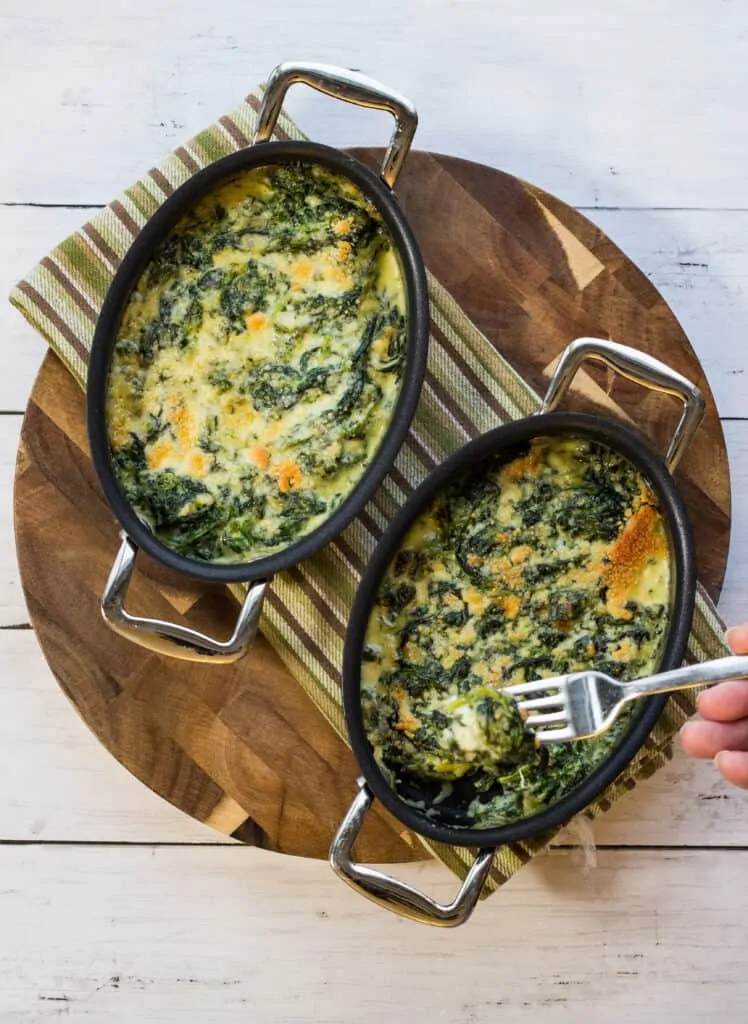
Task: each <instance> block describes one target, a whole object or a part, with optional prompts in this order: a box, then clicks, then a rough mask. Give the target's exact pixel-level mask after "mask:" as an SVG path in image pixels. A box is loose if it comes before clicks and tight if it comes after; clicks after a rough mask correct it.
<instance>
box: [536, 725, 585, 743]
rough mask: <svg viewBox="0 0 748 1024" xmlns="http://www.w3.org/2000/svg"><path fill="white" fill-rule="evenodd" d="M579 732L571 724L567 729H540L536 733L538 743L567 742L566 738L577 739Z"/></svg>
mask: <svg viewBox="0 0 748 1024" xmlns="http://www.w3.org/2000/svg"><path fill="white" fill-rule="evenodd" d="M576 738H577V734H576V732H575V731H574V729H573V728H572V727H571V726H568V727H567V728H566V729H540V730H539V731H538V732H536V733H535V739H536V740H537V741H538V743H565V742H566V740H575V739H576Z"/></svg>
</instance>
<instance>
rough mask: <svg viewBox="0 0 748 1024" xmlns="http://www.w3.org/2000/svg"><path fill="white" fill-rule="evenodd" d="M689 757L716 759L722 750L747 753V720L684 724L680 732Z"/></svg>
mask: <svg viewBox="0 0 748 1024" xmlns="http://www.w3.org/2000/svg"><path fill="white" fill-rule="evenodd" d="M680 738H681V743H682V744H683V749H684V750H685V751H686V753H687V754H690V755H691V757H708V758H712V757H716V756H717V754H719V753H720V751H723V750H745V751H748V719H743V720H742V721H739V722H699V721H696V722H686V724H685V725H684V726H683V728H682V729H681V732H680Z"/></svg>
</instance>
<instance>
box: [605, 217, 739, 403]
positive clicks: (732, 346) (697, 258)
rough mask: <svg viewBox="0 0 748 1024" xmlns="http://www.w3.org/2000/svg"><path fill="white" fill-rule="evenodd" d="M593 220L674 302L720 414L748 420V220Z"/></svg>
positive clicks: (676, 218)
mask: <svg viewBox="0 0 748 1024" xmlns="http://www.w3.org/2000/svg"><path fill="white" fill-rule="evenodd" d="M588 216H590V217H591V218H592V220H594V221H595V223H596V224H598V225H599V226H600V227H601V228H602V230H603V231H605V233H606V234H607V235H609V237H610V238H611V239H612V240H613V241H614V242H615V243H616V244H617V245H618V246H620V248H621V249H623V251H624V252H625V253H626V255H627V256H629V257H630V258H631V259H632V260H633V262H634V263H635V264H636V265H637V266H638V267H639V268H640V270H642V271H643V272H644V273H645V274H646V275H647V276H648V277H649V278H650V280H651V281H652V283H653V284H654V285H655V287H656V288H657V289H658V290H659V291H660V293H661V294H662V296H663V298H664V299H665V300H666V301H667V302H668V304H669V305H670V307H671V308H672V310H673V312H674V313H675V315H676V317H677V318H678V320H679V321H680V323H681V325H682V327H683V329H684V330H685V332H686V335H687V336H688V338H689V340H690V342H691V344H692V346H693V348H694V350H695V351H696V354H697V355H698V357H699V359H700V360H701V363H702V365H703V367H704V370H705V372H706V375H707V378H708V379H709V383H710V385H711V387H712V390H713V391H714V397H715V400H716V402H717V408H718V409H719V411H720V414H721V415H722V416H748V214H747V213H740V214H737V213H730V212H727V213H726V212H714V211H710V210H700V211H692V210H690V211H689V210H686V211H684V210H626V211H601V210H595V211H592V212H590V213H589V214H588ZM621 340H622V341H626V340H627V339H625V338H622V339H621ZM630 340H631V341H632V342H633V343H635V342H636V339H635V338H632V339H630Z"/></svg>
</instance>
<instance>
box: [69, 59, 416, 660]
mask: <svg viewBox="0 0 748 1024" xmlns="http://www.w3.org/2000/svg"><path fill="white" fill-rule="evenodd" d="M296 82H302V83H305V84H307V85H310V86H312V87H313V88H315V89H317V90H319V91H321V92H324V93H326V94H328V95H330V96H333V97H337V98H339V99H343V100H346V101H348V102H351V103H354V104H357V105H360V106H366V107H375V108H377V109H382V110H387V111H389V112H390V113H391V114H392V115H393V117H394V118H395V121H396V127H395V130H394V132H393V135H392V138H391V141H390V145H389V148H388V150H387V152H386V155H385V158H384V161H383V165H382V168H381V173H380V175H377V174H375V173H374V172H372V171H371V170H370V169H369V168H368V167H366V166H365V165H364V164H362V163H361V162H360V161H358V160H356V159H355V158H354V157H352V156H350V155H348V154H347V153H345V152H342V151H340V150H337V149H333V148H331V147H329V146H324V145H321V144H318V143H315V142H294V141H290V142H286V141H283V142H271V141H267V140H268V139H270V137H271V135H272V132H273V129H274V127H275V123H276V120H277V118H278V114H279V112H280V109H281V104H282V102H283V98H284V96H285V93H286V90H287V89H288V88H289V86H290V85H292V84H294V83H296ZM416 125H417V115H416V112H415V110H414V109H413V107H412V105H411V104H410V103H409V101H408V100H406V99H404V98H403V97H401V96H399V95H398V94H396V93H394V92H392V91H391V90H389V89H387V88H386V87H385V86H382V85H380V84H379V83H376V82H374V81H372V80H371V79H368V78H366V77H364V76H363V75H359V74H356V73H353V72H349V71H347V70H343V69H338V68H333V67H328V66H326V65H317V64H305V63H289V64H282V65H279V66H278V67H277V68H276V69H275V70H274V71H273V73H272V74H271V76H270V78H269V80H268V84H267V89H266V92H265V96H264V101H263V105H262V109H261V111H260V113H259V116H258V123H257V131H256V134H255V139H254V144H253V145H251V146H248V147H246V148H245V149H242V150H240V151H238V152H236V153H232V154H231V155H230V156H226V157H224V158H222V159H219V160H217V161H215V162H214V163H212V164H210V165H209V166H208V167H206V168H205V169H203V170H201V171H199V172H198V173H197V174H195V175H194V176H193V177H192V178H190V179H189V180H188V181H187V182H186V183H185V184H184V185H182V186H181V187H180V188H178V189H177V190H176V191H175V192H174V193H173V195H171V196H170V197H169V198H168V199H167V200H166V201H165V202H164V204H163V205H162V206H161V207H160V208H159V210H158V211H157V212H156V213H155V214H154V215H153V217H151V219H150V220H149V221H148V222H147V224H146V225H145V226H144V228H143V230H142V231H141V232H140V234H139V235H138V236H137V238H136V239H135V241H134V242H133V244H132V246H131V248H130V250H129V251H128V253H127V254H126V256H125V258H124V259H123V261H122V264H121V265H120V267H119V268H118V270H117V272H116V274H115V276H114V279H113V281H112V284H111V286H110V288H109V291H108V293H107V296H106V299H105V301H104V304H103V307H102V310H101V314H100V316H99V320H98V323H97V326H96V331H95V334H94V339H93V345H92V350H91V359H90V363H89V371H88V384H87V420H88V434H89V441H90V446H91V453H92V457H93V462H94V466H95V468H96V472H97V474H98V477H99V480H100V482H101V486H102V489H103V491H104V494H105V496H106V499H107V501H108V503H109V505H110V507H111V509H112V511H113V512H114V514H115V516H116V517H117V519H118V520H119V522H120V523H121V525H122V528H123V532H122V538H123V541H122V546H121V548H120V551H119V554H118V556H117V559H116V561H115V564H114V567H113V569H112V572H111V575H110V577H109V580H108V582H107V584H106V587H105V591H104V595H103V598H102V603H101V607H102V613H103V615H104V618H105V620H106V621H107V623H108V625H109V626H110V627H111V628H112V629H114V630H115V631H116V632H118V633H120V634H121V635H124V636H126V637H127V638H128V639H130V640H132V641H133V642H135V643H138V644H139V645H141V646H145V647H148V648H150V649H152V650H156V651H159V652H161V653H168V654H171V655H174V656H177V657H181V658H185V659H189V660H207V661H233V660H236V659H237V658H239V657H241V656H242V655H243V654H244V653H245V652H246V650H247V649H248V647H249V646H250V644H251V642H252V640H253V638H254V634H255V632H256V629H257V624H258V621H259V615H260V610H261V606H262V599H263V595H264V589H265V586H266V584H267V581H268V579H269V578H270V577H271V576H272V574H273V573H275V572H279V571H281V570H284V569H288V568H289V567H290V566H292V565H294V564H296V563H297V562H300V561H302V560H303V559H306V558H308V557H309V556H310V555H312V554H314V553H315V552H316V551H318V550H319V549H320V548H321V547H323V546H324V545H325V544H327V543H328V542H329V541H331V540H332V539H333V538H335V537H336V536H337V535H338V534H339V533H340V532H341V531H342V530H343V528H344V527H345V526H346V525H347V524H348V523H349V522H350V521H351V519H353V518H354V517H355V516H356V515H357V514H358V513H359V512H360V511H361V509H362V508H363V506H364V505H365V503H366V502H367V501H368V499H369V498H370V496H371V495H372V493H373V491H374V490H375V489H376V487H377V486H378V485H379V483H380V482H381V481H382V479H383V477H384V476H385V475H386V473H387V471H388V470H389V468H390V466H391V465H392V463H393V461H394V459H395V457H396V456H397V453H398V451H399V449H400V447H401V445H402V442H403V440H404V439H405V435H406V433H407V431H408V427H409V425H410V422H411V419H412V416H413V414H414V412H415V408H416V405H417V403H418V398H419V395H420V390H421V384H422V381H423V375H424V372H425V365H426V355H427V348H428V336H429V309H428V295H427V287H426V276H425V270H424V266H423V261H422V258H421V255H420V252H419V249H418V244H417V242H416V240H415V237H414V235H413V232H412V230H411V228H410V226H409V224H408V222H407V220H406V218H405V216H404V214H403V212H402V210H401V208H400V206H399V204H398V202H397V199H396V197H395V195H394V193H393V192H392V188H393V186H394V183H395V181H396V178H397V175H398V173H399V171H400V169H401V167H402V164H403V161H404V159H405V157H406V155H407V152H408V150H409V147H410V144H411V141H412V138H413V135H414V132H415V129H416ZM299 163H303V164H305V165H310V164H312V165H321V166H322V167H324V168H327V169H328V170H330V171H332V172H333V173H334V174H336V175H338V176H340V177H342V178H345V179H347V180H348V181H350V182H351V183H353V184H354V185H355V186H356V187H357V188H358V189H359V190H360V191H361V193H362V194H363V196H364V197H365V198H366V199H367V200H368V201H370V202H371V203H372V204H373V206H374V207H375V208H376V210H377V211H378V213H379V214H380V216H381V218H382V221H383V223H384V225H385V227H386V229H387V231H388V232H389V235H390V238H391V241H392V246H393V249H394V251H395V252H396V254H397V258H398V262H399V264H400V272H401V275H402V280H403V285H404V290H405V296H406V352H405V359H404V366H403V372H402V378H401V381H400V384H399V391H398V396H397V400H396V403H395V406H394V409H393V412H392V417H391V420H390V422H389V425H388V427H387V429H386V432H385V434H384V436H383V439H382V441H381V443H380V445H379V447H378V449H377V451H376V453H375V454H374V456H373V457H372V458H371V461H370V462H369V463H368V467H367V468H366V470H365V471H364V474H363V476H362V477H361V479H360V480H359V481H358V483H357V484H356V485H355V487H354V489H353V490H352V492H351V493H350V494H349V495H348V496H347V498H346V499H345V500H344V501H343V502H342V504H341V505H340V506H339V507H338V508H337V509H335V510H334V511H333V512H332V513H331V514H330V516H329V518H327V519H326V520H325V521H324V522H322V524H321V525H319V526H318V527H317V528H316V529H314V530H313V531H312V532H311V533H309V534H307V535H306V536H303V537H301V538H300V539H299V540H296V541H294V542H292V543H289V544H288V545H287V546H285V547H283V548H282V549H280V550H278V551H275V552H273V553H270V554H268V555H266V556H263V557H258V558H256V559H254V560H252V561H247V562H238V563H231V564H222V563H211V562H208V561H201V560H199V559H197V558H190V557H185V556H184V555H182V554H178V553H176V552H175V551H173V550H171V549H170V548H169V547H167V546H166V545H165V544H163V543H162V542H161V541H160V540H159V539H158V538H157V537H156V536H155V535H154V533H153V532H151V530H150V529H149V528H148V526H147V525H145V524H144V523H143V521H142V520H141V519H140V518H139V517H138V515H137V514H136V512H135V511H134V509H133V508H132V506H131V504H130V502H129V501H128V499H127V498H126V497H125V495H124V493H123V491H122V488H121V487H120V484H119V482H118V479H117V476H116V474H115V472H114V468H113V465H112V458H111V452H110V445H109V439H108V434H107V422H106V399H107V385H108V379H109V369H110V363H111V357H112V351H113V345H114V342H115V340H116V337H117V332H118V328H119V325H120V322H121V319H122V315H123V312H124V310H125V308H126V306H127V303H128V301H129V299H130V296H131V294H132V292H133V289H134V288H135V286H136V284H137V282H138V280H139V278H140V275H141V274H142V273H143V271H144V268H145V267H146V265H147V264H148V262H149V260H150V259H151V257H152V256H153V254H154V251H155V250H156V249H157V247H158V246H159V244H160V243H161V242H162V241H163V240H164V239H165V238H166V236H167V235H168V234H169V232H170V231H171V229H172V228H173V227H174V226H175V225H176V224H177V222H178V221H179V220H180V219H181V218H182V217H183V216H184V214H185V213H186V212H189V211H190V210H191V209H193V208H194V207H195V204H196V203H197V202H198V201H199V200H201V199H203V198H204V197H206V196H208V195H209V194H210V193H211V192H212V191H213V190H214V189H216V188H217V187H218V186H220V185H221V184H222V183H224V182H226V181H227V180H229V179H231V178H232V177H234V176H235V175H237V173H239V172H244V171H248V170H251V169H254V168H261V167H263V166H277V165H282V164H297V165H298V164H299ZM139 547H142V548H143V549H144V550H145V551H146V552H148V554H150V555H151V556H152V557H154V558H155V559H157V560H158V561H160V562H162V563H163V564H165V565H166V566H168V567H169V568H170V569H173V570H175V571H177V572H180V573H184V574H185V575H187V576H190V577H193V578H196V579H200V580H206V581H209V582H215V583H238V582H244V581H251V582H252V586H251V587H250V589H249V593H248V596H247V599H246V601H245V603H244V606H243V607H242V610H241V612H240V614H239V617H238V620H237V624H236V627H235V629H234V633H233V635H232V636H231V638H230V639H229V640H227V641H219V640H216V639H214V638H211V637H208V636H205V635H204V634H201V633H198V632H196V631H195V630H192V629H188V628H187V627H185V626H182V625H179V624H176V623H168V622H162V621H159V620H152V619H145V618H140V617H137V616H134V615H130V613H128V612H127V611H126V610H125V608H124V597H125V593H126V590H127V586H128V583H129V580H130V577H131V574H132V571H133V568H134V562H135V557H136V554H137V549H138V548H139Z"/></svg>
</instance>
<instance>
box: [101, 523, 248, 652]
mask: <svg viewBox="0 0 748 1024" xmlns="http://www.w3.org/2000/svg"><path fill="white" fill-rule="evenodd" d="M121 536H122V544H121V546H120V549H119V552H118V553H117V558H116V559H115V562H114V565H113V566H112V571H111V573H110V574H109V579H108V580H107V582H106V586H105V587H104V594H103V596H102V598H101V614H102V616H103V617H104V621H105V622H106V624H107V625H108V626H109V627H110V628H111V629H113V630H114V632H115V633H119V635H120V636H123V637H125V639H126V640H131V641H132V642H133V643H135V644H138V645H139V646H140V647H146V648H147V649H148V650H149V651H155V652H156V653H157V654H169V655H171V656H172V657H174V658H182V660H184V661H210V662H213V663H214V664H215V663H219V664H220V663H226V662H231V661H238V660H239V658H241V657H243V655H245V654H246V653H247V651H248V650H249V648H250V645H251V644H252V641H253V640H254V638H255V636H256V634H257V629H258V626H259V623H260V612H261V611H262V602H263V598H264V596H265V587H266V586H267V580H260V581H258V582H257V583H252V584H251V585H250V588H249V592H248V594H247V596H246V598H245V600H244V604H243V605H242V607H241V611H240V612H239V618H238V619H237V620H236V626H235V628H234V632H233V633H232V635H231V637H230V638H229V639H228V640H225V641H221V640H214V639H213V637H210V636H206V635H205V634H204V633H199V632H198V631H197V630H195V629H189V628H188V627H187V626H180V625H178V624H177V623H175V622H163V621H162V620H161V619H143V618H140V617H139V616H137V615H130V613H129V612H128V611H126V610H125V607H124V604H125V595H126V594H127V588H128V586H129V585H130V579H131V578H132V573H133V569H134V568H135V558H136V556H137V553H138V549H137V546H136V545H135V544H133V542H132V541H131V540H130V538H129V537H128V536H127V534H125V533H123V534H121Z"/></svg>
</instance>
